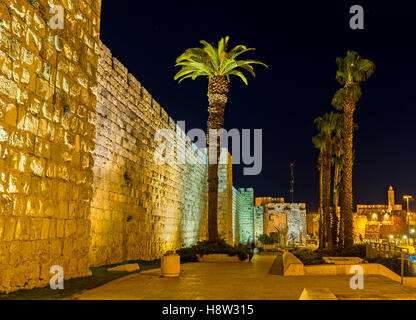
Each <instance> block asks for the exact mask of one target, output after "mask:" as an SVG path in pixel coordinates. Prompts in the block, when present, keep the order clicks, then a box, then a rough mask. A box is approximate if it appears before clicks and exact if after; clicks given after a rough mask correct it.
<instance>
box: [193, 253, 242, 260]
mask: <svg viewBox="0 0 416 320" xmlns="http://www.w3.org/2000/svg"><path fill="white" fill-rule="evenodd" d="M197 258H198V261H199V262H249V259H248V258H247V259H246V260H244V261H241V260H240V258H239V257H238V256H232V257H231V256H229V255H228V254H225V253H224V254H222V253H214V254H204V255H203V256H201V255H199V254H198V255H197Z"/></svg>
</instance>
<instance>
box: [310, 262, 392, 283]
mask: <svg viewBox="0 0 416 320" xmlns="http://www.w3.org/2000/svg"><path fill="white" fill-rule="evenodd" d="M356 265H357V266H360V267H362V268H363V271H364V275H381V276H384V277H386V278H389V279H391V280H394V281H397V282H400V276H399V275H398V274H396V273H394V272H393V271H391V270H390V269H388V268H386V267H385V266H383V265H381V264H378V263H361V264H356ZM352 266H353V265H351V264H349V265H339V264H320V265H314V266H305V267H304V272H305V275H308V276H345V275H352V273H351V272H350V270H351V267H352Z"/></svg>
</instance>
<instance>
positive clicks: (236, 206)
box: [232, 187, 241, 244]
mask: <svg viewBox="0 0 416 320" xmlns="http://www.w3.org/2000/svg"><path fill="white" fill-rule="evenodd" d="M240 196H241V193H240V191H238V190H237V189H236V188H234V187H233V200H232V205H233V210H232V212H233V243H234V244H239V243H240V229H239V224H240V222H239V214H240Z"/></svg>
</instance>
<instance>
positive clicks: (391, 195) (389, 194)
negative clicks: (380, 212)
mask: <svg viewBox="0 0 416 320" xmlns="http://www.w3.org/2000/svg"><path fill="white" fill-rule="evenodd" d="M387 198H388V206H389V209H388V210H389V212H391V211H392V210H393V209H394V190H393V187H392V186H390V188H389V191H387Z"/></svg>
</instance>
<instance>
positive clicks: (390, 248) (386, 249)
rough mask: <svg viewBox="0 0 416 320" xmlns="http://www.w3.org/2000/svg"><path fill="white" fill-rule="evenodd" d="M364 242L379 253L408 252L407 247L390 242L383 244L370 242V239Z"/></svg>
mask: <svg viewBox="0 0 416 320" xmlns="http://www.w3.org/2000/svg"><path fill="white" fill-rule="evenodd" d="M366 244H367V245H368V246H370V247H371V248H373V249H376V250H377V251H379V252H380V253H384V254H388V253H392V254H393V255H401V254H402V253H407V254H410V249H409V248H400V247H397V246H396V245H392V244H383V243H379V242H371V241H367V242H366Z"/></svg>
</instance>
